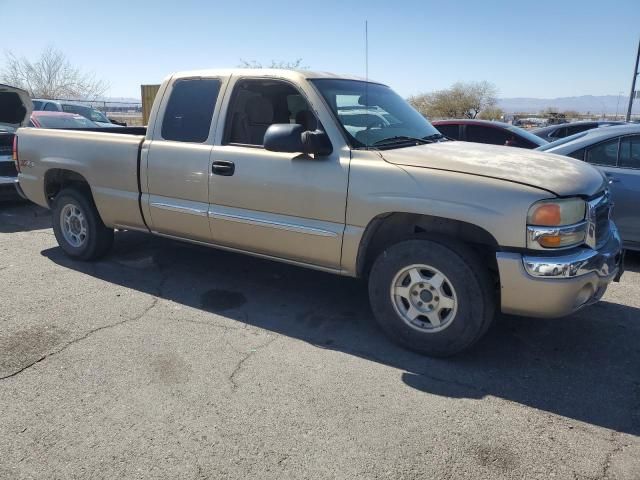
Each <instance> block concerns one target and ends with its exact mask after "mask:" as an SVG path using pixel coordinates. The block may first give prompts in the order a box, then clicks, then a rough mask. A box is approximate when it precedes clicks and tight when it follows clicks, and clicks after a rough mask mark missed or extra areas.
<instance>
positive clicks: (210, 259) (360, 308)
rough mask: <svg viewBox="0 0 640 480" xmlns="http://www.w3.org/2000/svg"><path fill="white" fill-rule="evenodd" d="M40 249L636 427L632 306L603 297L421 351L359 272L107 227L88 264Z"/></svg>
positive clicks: (637, 356) (434, 387)
mask: <svg viewBox="0 0 640 480" xmlns="http://www.w3.org/2000/svg"><path fill="white" fill-rule="evenodd" d="M42 254H43V255H44V256H46V257H47V258H49V259H50V260H51V261H53V262H55V263H57V264H59V265H62V266H64V267H67V268H71V269H75V270H77V271H80V272H83V273H84V274H86V275H91V276H95V277H97V278H100V279H102V280H105V281H107V282H112V283H114V284H117V285H120V286H124V287H127V288H131V289H134V290H138V291H141V292H145V293H149V294H153V295H159V296H162V297H163V298H166V299H170V300H172V301H174V302H178V303H180V304H183V305H186V306H189V307H193V308H197V309H201V310H205V311H210V312H214V313H217V314H219V315H222V316H224V317H227V318H231V319H235V320H237V321H240V322H245V323H247V324H249V325H252V326H255V327H259V328H263V329H266V330H270V331H272V332H277V333H279V334H282V335H287V336H289V337H293V338H296V339H299V340H302V341H305V342H308V343H310V344H313V345H315V346H317V347H319V348H326V349H331V350H336V351H340V352H345V353H348V354H351V355H355V356H358V357H361V358H365V359H368V360H370V361H375V362H379V363H382V364H385V365H388V366H391V367H395V368H397V369H399V370H401V371H403V373H402V374H401V379H402V381H403V382H404V383H405V384H406V385H407V386H409V387H411V388H414V389H417V390H420V391H422V392H426V393H430V394H435V395H440V396H443V397H454V398H461V397H462V398H474V399H477V398H482V397H485V396H494V397H500V398H503V399H505V400H509V401H512V402H517V403H519V404H522V405H526V406H530V407H533V408H536V409H539V410H543V411H546V412H549V413H551V414H554V415H560V416H563V417H567V418H571V419H576V420H579V421H582V422H586V423H589V424H592V425H597V426H601V427H606V428H609V429H613V430H616V431H620V432H626V433H630V434H634V435H640V411H639V410H640V374H639V372H640V349H639V348H638V342H637V338H638V337H639V336H640V335H639V334H640V322H639V320H640V309H637V308H633V307H629V306H623V305H618V304H614V303H609V302H606V301H604V302H601V303H599V304H597V305H594V306H593V307H590V308H587V309H584V310H582V311H581V312H579V313H578V314H575V315H573V316H571V317H569V318H566V319H562V320H537V319H536V320H534V319H525V318H516V317H502V318H500V319H498V322H497V323H496V325H495V326H494V327H493V328H492V329H491V330H490V331H489V333H488V335H487V336H486V337H485V338H484V339H483V340H481V341H480V342H479V344H478V345H476V346H475V347H474V348H473V349H472V350H471V351H469V352H468V353H465V354H462V355H459V356H457V357H454V358H450V359H431V358H427V357H424V356H421V355H418V354H415V353H412V352H409V351H406V350H404V349H402V348H400V347H398V346H396V345H394V344H392V343H391V342H390V341H389V340H387V338H386V337H385V336H384V335H383V334H382V332H381V331H380V330H379V329H378V328H377V326H376V325H375V322H374V320H373V317H372V313H371V310H370V307H369V303H368V299H367V288H366V284H365V283H364V282H362V281H359V280H355V279H349V278H342V277H338V276H334V275H329V274H324V273H321V272H315V271H309V270H306V269H302V268H297V267H293V266H288V265H285V264H281V263H277V262H271V261H267V260H261V259H257V258H252V257H248V256H244V255H239V254H233V253H228V252H223V251H219V250H213V249H208V248H205V247H199V246H194V245H189V244H185V243H180V242H175V241H171V240H166V239H162V238H158V237H151V236H148V235H144V234H139V233H135V232H120V233H118V234H117V236H116V244H115V247H114V251H113V253H112V254H111V255H110V256H109V257H107V258H106V259H105V260H102V261H100V262H97V263H94V264H87V263H82V262H76V261H73V260H70V259H69V258H67V257H66V256H65V255H64V254H63V252H62V250H61V249H60V248H57V247H56V248H51V249H48V250H44V251H43V252H42ZM540 301H544V299H540ZM176 315H179V313H176Z"/></svg>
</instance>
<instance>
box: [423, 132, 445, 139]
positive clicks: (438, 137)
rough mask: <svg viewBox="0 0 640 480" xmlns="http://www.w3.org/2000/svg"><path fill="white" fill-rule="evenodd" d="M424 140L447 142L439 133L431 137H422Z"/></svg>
mask: <svg viewBox="0 0 640 480" xmlns="http://www.w3.org/2000/svg"><path fill="white" fill-rule="evenodd" d="M424 140H449V139H448V138H447V137H445V136H444V135H443V134H441V133H434V134H433V135H429V136H428V137H424Z"/></svg>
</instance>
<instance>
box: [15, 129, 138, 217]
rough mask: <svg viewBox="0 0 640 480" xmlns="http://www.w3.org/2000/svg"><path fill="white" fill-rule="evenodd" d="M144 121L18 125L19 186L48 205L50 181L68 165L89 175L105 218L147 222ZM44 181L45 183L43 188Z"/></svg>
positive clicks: (94, 193) (40, 202) (97, 203)
mask: <svg viewBox="0 0 640 480" xmlns="http://www.w3.org/2000/svg"><path fill="white" fill-rule="evenodd" d="M145 132H146V128H144V127H123V128H100V129H92V130H88V129H79V130H66V129H65V130H53V129H41V128H21V129H20V130H18V132H17V134H18V138H19V145H18V149H19V159H20V164H21V165H22V168H21V173H20V175H19V180H20V187H21V188H22V190H23V191H24V192H25V194H27V196H28V197H29V198H30V199H31V200H33V201H35V202H36V203H38V204H40V205H42V206H45V207H47V206H48V198H47V196H48V195H47V192H46V188H47V187H46V185H47V181H48V180H49V179H51V177H52V176H55V175H57V174H59V172H60V171H64V170H69V171H73V172H76V173H77V174H79V175H81V176H82V177H84V179H85V180H86V181H87V183H88V184H89V185H90V186H91V191H92V194H93V198H94V199H95V203H96V206H97V208H98V211H99V212H100V215H101V217H102V219H103V221H104V223H105V224H106V225H108V226H112V227H116V226H127V227H134V228H146V227H145V224H144V220H143V217H142V214H141V210H140V204H139V196H140V182H139V174H140V148H141V145H142V142H143V141H144V139H145V137H144V135H142V134H143V133H145ZM43 184H44V185H45V188H44V189H43Z"/></svg>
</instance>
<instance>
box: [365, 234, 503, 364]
mask: <svg viewBox="0 0 640 480" xmlns="http://www.w3.org/2000/svg"><path fill="white" fill-rule="evenodd" d="M369 298H370V302H371V307H372V309H373V313H374V315H375V318H376V320H377V321H378V323H379V324H380V326H381V327H382V329H383V330H384V331H385V332H386V333H387V334H388V335H389V336H390V337H391V338H392V339H393V340H395V341H396V342H398V343H400V344H401V345H403V346H405V347H407V348H409V349H411V350H415V351H418V352H420V353H423V354H426V355H429V356H435V357H445V356H450V355H454V354H456V353H459V352H461V351H463V350H465V349H467V348H469V347H471V346H472V345H473V344H474V343H475V342H477V341H478V340H479V339H480V338H481V337H482V336H483V335H484V334H485V333H486V331H487V330H488V329H489V326H490V325H491V323H492V321H493V318H494V314H495V304H496V295H495V289H494V282H493V281H492V278H491V276H490V275H489V272H488V270H487V268H486V266H485V265H483V263H482V262H481V261H480V260H479V259H478V257H477V256H476V255H475V254H474V252H473V251H472V250H471V249H469V248H468V247H466V246H465V245H463V244H459V243H457V242H455V241H449V240H448V239H447V240H445V239H442V240H441V241H439V240H436V239H430V240H422V239H416V240H406V241H403V242H400V243H397V244H395V245H393V246H391V247H389V248H387V249H386V250H385V251H383V252H382V253H381V254H380V255H379V256H378V258H377V259H376V261H375V262H374V264H373V267H372V269H371V273H370V276H369Z"/></svg>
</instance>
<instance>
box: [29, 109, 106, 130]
mask: <svg viewBox="0 0 640 480" xmlns="http://www.w3.org/2000/svg"><path fill="white" fill-rule="evenodd" d="M29 126H30V127H35V128H100V126H99V125H98V124H96V123H94V122H92V121H91V120H87V119H86V118H85V117H83V116H82V115H78V114H75V113H65V112H33V113H32V114H31V119H30V120H29Z"/></svg>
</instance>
